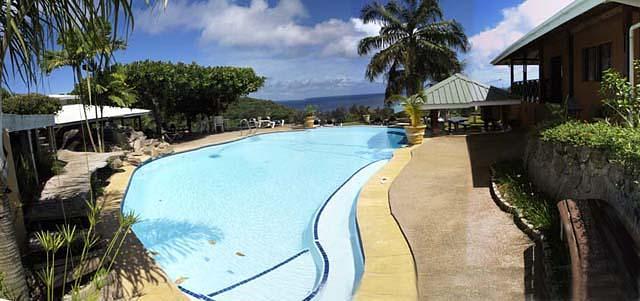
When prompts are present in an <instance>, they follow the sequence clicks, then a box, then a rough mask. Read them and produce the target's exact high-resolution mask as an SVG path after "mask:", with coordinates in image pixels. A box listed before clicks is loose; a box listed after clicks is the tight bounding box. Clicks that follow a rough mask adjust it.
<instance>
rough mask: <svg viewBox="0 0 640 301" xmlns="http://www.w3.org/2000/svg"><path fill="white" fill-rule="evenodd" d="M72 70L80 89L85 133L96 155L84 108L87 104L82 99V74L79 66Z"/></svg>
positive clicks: (96, 150)
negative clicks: (85, 126) (87, 134)
mask: <svg viewBox="0 0 640 301" xmlns="http://www.w3.org/2000/svg"><path fill="white" fill-rule="evenodd" d="M73 69H75V72H76V78H77V79H78V87H79V88H80V100H81V102H82V112H84V121H85V123H86V124H87V132H89V141H90V142H91V147H93V151H94V152H96V153H97V152H98V149H97V148H96V143H95V142H94V141H93V134H92V133H91V125H90V124H89V118H88V117H87V110H86V108H85V107H84V106H85V105H86V104H87V103H86V102H85V100H84V97H82V84H81V82H82V72H81V71H80V66H76V67H73ZM96 117H97V116H96Z"/></svg>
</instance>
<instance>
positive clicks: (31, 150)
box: [27, 130, 40, 182]
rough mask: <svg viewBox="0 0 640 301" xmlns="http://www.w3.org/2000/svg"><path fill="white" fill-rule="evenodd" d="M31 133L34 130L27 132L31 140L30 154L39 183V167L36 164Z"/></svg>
mask: <svg viewBox="0 0 640 301" xmlns="http://www.w3.org/2000/svg"><path fill="white" fill-rule="evenodd" d="M31 131H32V130H27V138H28V139H29V153H30V154H31V163H32V164H33V173H34V175H35V177H36V182H39V181H40V177H39V176H38V165H37V164H36V157H35V154H34V151H33V138H32V135H31ZM36 137H37V136H36Z"/></svg>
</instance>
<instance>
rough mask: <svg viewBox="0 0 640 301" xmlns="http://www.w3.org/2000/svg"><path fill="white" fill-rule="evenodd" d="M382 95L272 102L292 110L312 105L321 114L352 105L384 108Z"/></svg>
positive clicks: (324, 97) (337, 96)
mask: <svg viewBox="0 0 640 301" xmlns="http://www.w3.org/2000/svg"><path fill="white" fill-rule="evenodd" d="M384 98H385V97H384V93H370V94H351V95H336V96H323V97H309V98H305V99H302V100H300V99H292V100H274V101H275V102H276V103H279V104H282V105H285V106H287V107H290V108H292V109H296V110H302V109H304V108H305V107H306V106H307V105H314V106H316V107H317V108H318V110H319V111H321V112H326V111H332V110H335V109H337V108H339V107H344V108H346V109H349V108H350V107H351V106H353V105H357V106H368V107H369V108H371V109H376V108H382V107H384Z"/></svg>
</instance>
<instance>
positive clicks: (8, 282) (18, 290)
mask: <svg viewBox="0 0 640 301" xmlns="http://www.w3.org/2000/svg"><path fill="white" fill-rule="evenodd" d="M0 82H1V81H0ZM2 128H3V127H2V96H1V95H0V132H1V131H2V130H1V129H2ZM2 141H3V137H2V136H1V133H0V150H1V151H0V167H1V168H2V170H1V173H0V274H2V277H3V278H4V280H3V283H0V285H2V286H3V287H4V288H6V289H7V290H8V292H7V293H9V294H10V295H9V296H2V290H1V289H0V297H4V298H8V299H12V300H13V299H14V298H15V300H27V298H28V296H29V289H28V288H27V281H26V276H25V273H24V269H23V267H22V260H21V256H20V249H19V248H18V241H17V240H16V232H15V228H14V223H13V217H12V214H11V205H9V199H8V196H7V195H6V194H5V193H4V191H5V189H6V187H7V184H6V183H7V182H6V179H7V174H6V173H7V164H6V162H5V161H6V158H5V156H4V143H2ZM0 288H2V287H0Z"/></svg>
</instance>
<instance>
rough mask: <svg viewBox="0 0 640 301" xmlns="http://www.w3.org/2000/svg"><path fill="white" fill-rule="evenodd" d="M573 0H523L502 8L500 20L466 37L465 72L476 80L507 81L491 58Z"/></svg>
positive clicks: (502, 69)
mask: <svg viewBox="0 0 640 301" xmlns="http://www.w3.org/2000/svg"><path fill="white" fill-rule="evenodd" d="M571 2H573V0H553V1H549V0H525V1H524V2H522V3H521V4H520V5H518V6H515V7H510V8H507V9H504V10H503V11H502V16H503V18H502V20H501V21H500V22H499V23H498V24H497V25H496V26H494V27H491V28H488V29H486V30H484V31H482V32H480V33H478V34H476V35H474V36H472V37H470V38H469V40H470V42H471V51H470V52H469V54H468V55H467V56H466V57H467V63H468V67H467V72H468V73H469V74H470V75H471V76H472V77H474V78H475V79H477V80H480V81H485V82H491V81H493V82H492V83H491V84H494V85H495V84H496V83H495V81H497V80H503V81H505V83H508V80H509V79H508V70H506V68H504V67H494V66H491V60H493V59H494V58H495V57H496V56H498V55H499V54H500V52H502V51H503V50H504V49H506V48H507V47H508V46H509V45H511V44H512V43H513V42H515V41H516V40H518V39H519V38H521V37H522V36H524V35H525V34H526V33H527V32H529V31H530V30H531V29H533V28H534V27H536V26H538V25H539V24H541V23H542V22H544V21H545V20H546V19H548V18H549V17H551V16H552V15H553V14H555V13H556V12H558V11H559V10H560V9H562V8H563V7H565V6H567V5H568V4H569V3H571Z"/></svg>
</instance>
